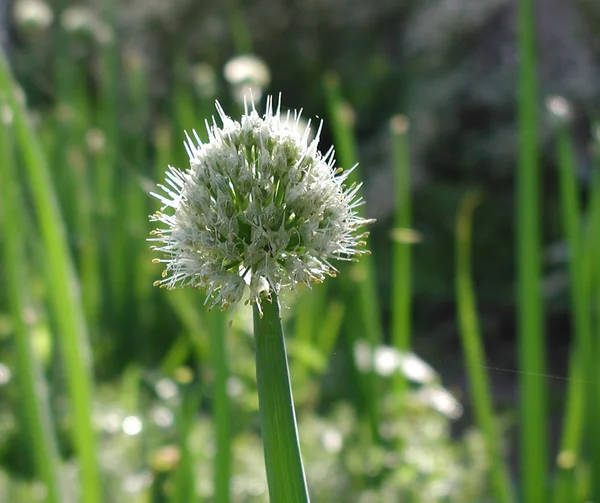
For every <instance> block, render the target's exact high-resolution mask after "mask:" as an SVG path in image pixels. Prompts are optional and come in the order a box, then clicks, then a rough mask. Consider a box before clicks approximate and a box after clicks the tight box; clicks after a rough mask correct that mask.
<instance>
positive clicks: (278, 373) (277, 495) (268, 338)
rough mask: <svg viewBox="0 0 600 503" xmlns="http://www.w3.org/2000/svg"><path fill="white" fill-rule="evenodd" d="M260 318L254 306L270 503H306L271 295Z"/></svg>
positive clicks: (276, 307) (279, 330) (281, 341)
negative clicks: (279, 502)
mask: <svg viewBox="0 0 600 503" xmlns="http://www.w3.org/2000/svg"><path fill="white" fill-rule="evenodd" d="M271 297H272V299H271V302H269V301H266V300H265V301H263V303H262V309H263V313H262V314H261V313H260V312H259V310H258V307H257V306H256V305H254V308H253V315H254V345H255V354H256V378H257V383H258V402H259V412H260V419H261V430H262V438H263V443H264V451H265V465H266V469H267V482H268V486H269V498H270V500H271V501H273V502H278V501H281V502H286V503H308V502H309V501H310V498H309V496H308V488H307V486H306V477H305V475H304V467H303V466H302V457H301V455H300V444H299V441H298V427H297V425H296V413H295V411H294V402H293V400H292V389H291V384H290V374H289V369H288V362H287V355H286V349H285V339H284V335H283V327H282V325H281V316H280V314H279V300H278V298H277V295H276V294H275V293H274V292H273V293H271Z"/></svg>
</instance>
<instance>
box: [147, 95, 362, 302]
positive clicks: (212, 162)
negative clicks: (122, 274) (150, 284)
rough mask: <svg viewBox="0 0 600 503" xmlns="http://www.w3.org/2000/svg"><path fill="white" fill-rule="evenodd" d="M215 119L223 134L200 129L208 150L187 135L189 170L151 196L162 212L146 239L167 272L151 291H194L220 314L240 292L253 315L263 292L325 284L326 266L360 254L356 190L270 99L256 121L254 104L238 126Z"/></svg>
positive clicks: (329, 271) (172, 172)
mask: <svg viewBox="0 0 600 503" xmlns="http://www.w3.org/2000/svg"><path fill="white" fill-rule="evenodd" d="M217 110H218V112H219V116H220V118H221V121H222V126H220V127H219V126H217V124H216V121H215V120H214V119H213V124H212V125H207V129H208V135H209V140H208V142H207V143H204V144H203V143H202V142H201V141H200V139H199V138H198V136H197V135H196V134H195V141H194V140H192V139H191V138H190V137H189V136H188V141H187V143H186V149H187V151H188V155H189V158H190V165H191V167H190V169H189V170H187V171H185V172H182V171H180V170H178V169H176V168H173V167H169V170H168V171H167V178H166V184H165V185H164V186H163V185H161V186H160V188H161V189H162V191H163V194H154V193H153V194H152V195H153V196H155V197H156V198H158V199H159V200H160V201H161V202H162V204H163V207H162V209H161V210H160V211H158V212H157V213H156V214H154V215H153V216H152V217H151V219H152V221H157V222H160V223H162V224H164V226H165V228H162V229H157V230H155V231H153V233H152V234H153V235H154V238H152V239H150V240H151V241H155V242H157V243H158V244H157V245H156V246H153V249H155V250H156V251H158V252H162V253H163V254H164V258H162V259H155V260H154V261H155V262H163V263H165V264H166V269H165V271H164V272H163V279H162V280H161V281H157V282H155V285H157V286H163V287H166V288H176V287H183V286H186V285H187V286H191V287H197V288H203V289H205V290H206V291H207V302H208V301H209V299H211V306H216V305H219V306H220V307H221V308H223V309H225V308H227V307H228V306H229V305H232V304H235V303H237V302H238V301H239V300H241V299H242V297H243V294H244V291H246V290H247V291H248V294H249V298H248V301H249V302H251V303H257V304H258V307H259V308H260V302H261V299H262V298H263V296H267V297H268V296H269V294H270V292H271V291H274V292H279V290H280V288H281V287H291V288H294V287H295V285H297V284H298V283H305V284H307V285H310V284H311V283H315V282H321V281H323V279H324V278H325V277H326V276H328V275H329V276H334V275H335V273H336V272H337V270H336V269H335V267H334V266H333V265H332V264H331V260H332V259H342V260H352V259H353V258H354V257H355V256H357V255H361V254H364V253H366V251H365V250H363V249H362V247H363V245H364V244H365V243H364V241H362V238H364V237H366V233H362V234H360V233H359V229H360V227H362V226H363V225H364V224H367V223H370V222H371V221H370V220H366V219H364V218H361V217H359V216H358V215H357V214H356V208H357V206H359V205H361V204H362V199H361V198H357V192H358V190H359V186H358V185H357V186H354V185H353V186H352V187H349V188H346V187H345V186H344V181H345V180H346V178H347V176H348V174H349V173H350V170H348V171H345V172H342V170H341V169H337V170H336V169H335V159H334V152H333V149H330V150H329V151H328V152H327V153H326V154H325V155H323V154H321V152H320V151H319V150H318V141H319V133H320V127H319V130H318V131H317V133H316V136H315V139H314V140H313V141H311V142H309V140H308V137H309V130H310V128H309V129H307V130H305V132H304V133H303V134H300V133H299V131H298V128H297V125H298V121H299V118H300V113H294V121H293V122H290V121H289V117H282V116H281V114H280V107H279V106H278V107H277V109H276V110H275V111H274V110H273V102H272V98H270V97H269V98H267V107H266V113H265V115H264V116H263V117H261V116H259V114H258V113H257V111H256V109H255V107H254V104H253V103H252V104H251V109H250V110H249V109H248V106H246V107H245V114H244V115H243V116H242V118H241V121H240V122H237V121H234V120H232V119H230V118H229V117H228V116H227V115H226V114H225V112H224V111H223V109H222V108H221V106H220V105H219V103H218V102H217ZM288 114H289V112H288ZM167 210H168V212H165V211H167Z"/></svg>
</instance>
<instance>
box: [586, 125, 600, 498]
mask: <svg viewBox="0 0 600 503" xmlns="http://www.w3.org/2000/svg"><path fill="white" fill-rule="evenodd" d="M597 127H598V126H596V128H597ZM598 133H599V130H598V129H596V141H595V146H596V149H597V148H598V146H600V138H599V137H598ZM594 162H595V165H594V167H595V170H594V173H593V178H592V185H591V194H590V202H589V209H588V220H587V223H586V224H587V225H586V230H587V232H586V243H585V244H586V250H585V256H584V260H585V264H584V271H583V273H582V275H583V277H584V278H588V279H589V283H588V288H589V296H590V303H591V306H592V311H593V312H595V315H596V317H595V319H594V317H593V316H592V327H591V330H592V341H593V342H592V344H593V353H592V361H593V362H597V361H598V359H599V358H600V266H599V265H598V257H600V153H598V151H597V150H596V158H595V159H594ZM594 367H595V368H594ZM586 379H588V380H589V381H590V387H589V391H590V398H589V400H590V416H589V426H590V429H589V431H590V438H589V442H587V441H586V444H587V445H588V446H589V451H590V472H591V473H592V474H597V473H600V430H598V428H595V427H594V425H597V424H598V422H599V421H600V388H599V387H598V385H597V383H600V366H598V365H595V366H592V373H591V374H590V375H589V377H588V376H586ZM587 499H589V500H590V501H594V500H600V480H599V478H598V477H591V494H590V495H589V497H588V498H587Z"/></svg>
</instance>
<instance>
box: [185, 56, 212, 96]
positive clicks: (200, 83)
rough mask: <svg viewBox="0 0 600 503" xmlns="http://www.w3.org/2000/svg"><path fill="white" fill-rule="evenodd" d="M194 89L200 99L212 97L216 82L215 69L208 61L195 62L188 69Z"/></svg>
mask: <svg viewBox="0 0 600 503" xmlns="http://www.w3.org/2000/svg"><path fill="white" fill-rule="evenodd" d="M190 74H191V77H192V82H193V84H194V89H195V90H196V93H198V96H199V97H200V98H202V99H214V97H215V96H216V95H217V89H218V87H219V86H218V82H217V74H216V72H215V69H214V68H213V67H212V66H211V65H209V64H208V63H196V64H195V65H193V66H192V68H191V69H190Z"/></svg>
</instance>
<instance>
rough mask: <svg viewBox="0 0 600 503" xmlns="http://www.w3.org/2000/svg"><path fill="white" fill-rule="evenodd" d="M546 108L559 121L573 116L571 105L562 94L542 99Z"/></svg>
mask: <svg viewBox="0 0 600 503" xmlns="http://www.w3.org/2000/svg"><path fill="white" fill-rule="evenodd" d="M544 104H545V105H546V109H547V110H548V112H550V113H551V114H552V115H553V116H554V117H555V118H556V119H557V120H559V121H563V122H564V121H568V120H571V119H572V118H573V106H572V105H571V103H570V102H569V100H567V99H566V98H564V97H562V96H548V97H547V98H546V99H545V100H544Z"/></svg>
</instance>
